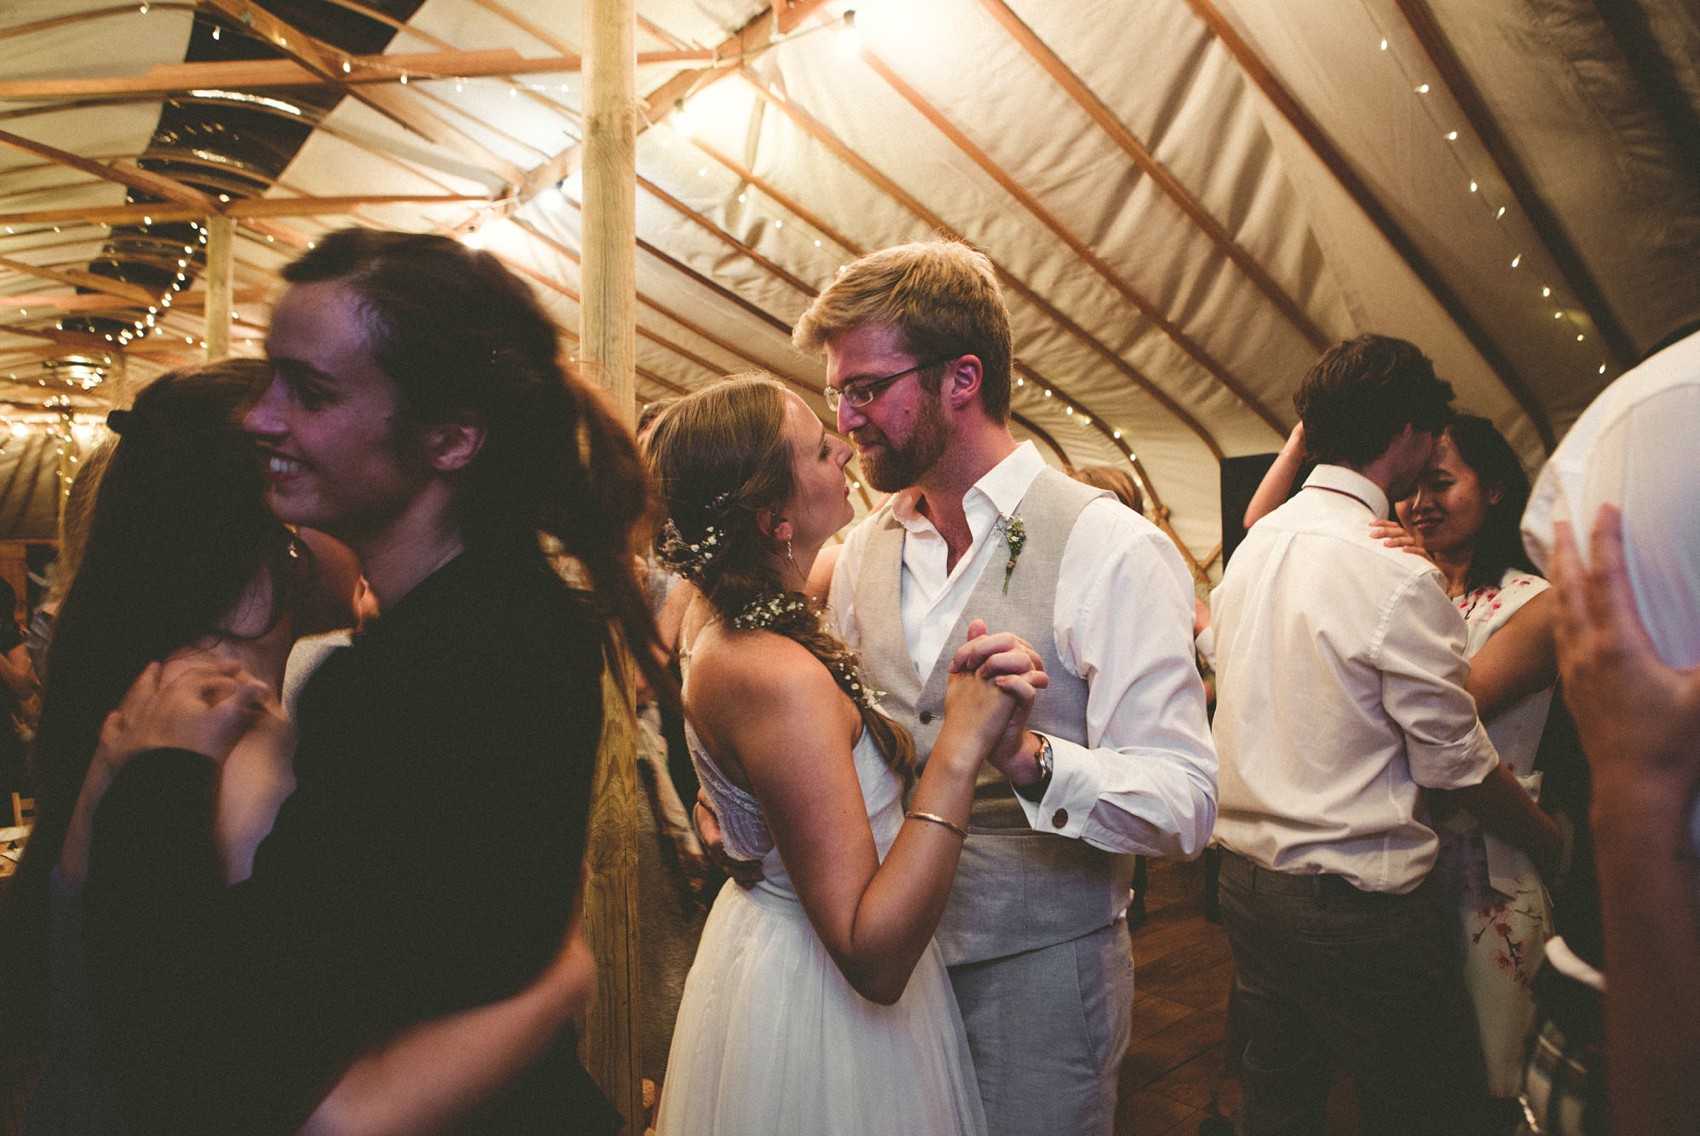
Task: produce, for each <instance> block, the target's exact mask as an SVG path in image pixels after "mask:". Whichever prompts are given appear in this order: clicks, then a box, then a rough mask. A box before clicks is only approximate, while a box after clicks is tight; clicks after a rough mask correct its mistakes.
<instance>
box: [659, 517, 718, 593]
mask: <svg viewBox="0 0 1700 1136" xmlns="http://www.w3.org/2000/svg"><path fill="white" fill-rule="evenodd" d="M724 536H725V534H724V533H722V532H721V531H720V530H719V529H717V528H715V527H714V526H713V525H709V526H707V527H706V528H704V529H703V530H702V536H701V537H699V538H697V539H696V540H686V539H685V536H684V534H683V533H681V532H680V531H679V526H678V525H675V524H674V523H673V518H672V517H668V518H667V523H666V524H664V525H662V526H661V543H660V545H659V546H658V550H659V551H660V553H661V563H662V564H664V565H665V566H666V567H667V570H668V571H669V572H671V573H673V575H675V576H679V577H682V578H684V579H686V580H689V581H690V582H691V583H693V584H700V583H702V581H703V577H704V576H705V575H707V574H708V567H709V565H710V564H712V563H713V562H714V558H715V556H717V555H718V554H719V553H720V546H721V540H722V538H723V537H724Z"/></svg>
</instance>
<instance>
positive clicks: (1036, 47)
mask: <svg viewBox="0 0 1700 1136" xmlns="http://www.w3.org/2000/svg"><path fill="white" fill-rule="evenodd" d="M980 3H981V6H982V7H984V8H985V9H986V11H987V12H988V13H989V14H990V15H991V17H992V18H993V19H994V20H996V21H997V22H998V24H999V25H1000V26H1002V27H1003V29H1004V30H1005V31H1006V32H1008V33H1009V35H1010V38H1012V39H1014V40H1015V41H1016V43H1017V44H1019V45H1020V46H1021V49H1022V50H1023V51H1025V52H1026V53H1027V54H1028V55H1029V56H1030V57H1031V58H1032V59H1033V61H1034V62H1035V63H1037V64H1038V65H1039V66H1040V67H1041V68H1043V69H1044V71H1045V73H1046V74H1048V75H1050V77H1051V79H1052V80H1053V81H1054V82H1055V83H1056V84H1057V86H1058V87H1060V88H1062V91H1063V93H1064V94H1066V95H1068V97H1069V98H1070V99H1072V100H1073V101H1074V103H1075V105H1076V106H1078V107H1079V108H1080V109H1081V110H1083V111H1085V112H1086V114H1087V115H1088V117H1090V118H1091V119H1092V121H1093V122H1095V123H1097V125H1098V128H1099V129H1100V130H1102V131H1103V132H1104V134H1105V135H1107V136H1108V137H1109V139H1110V140H1111V141H1112V142H1114V143H1115V144H1116V145H1117V146H1118V147H1120V149H1121V151H1122V153H1124V154H1126V155H1127V156H1128V157H1129V158H1131V159H1132V160H1133V163H1134V164H1135V165H1136V166H1138V167H1139V169H1140V171H1141V172H1143V173H1144V174H1145V176H1147V177H1149V178H1150V179H1151V181H1152V184H1153V185H1155V186H1156V187H1157V188H1158V189H1159V190H1161V191H1162V192H1163V194H1164V195H1165V196H1167V197H1168V198H1169V200H1171V201H1173V202H1174V203H1175V204H1176V205H1178V206H1179V207H1180V209H1181V211H1182V212H1183V213H1185V214H1186V215H1187V217H1188V218H1190V219H1191V221H1192V223H1193V224H1194V225H1196V226H1197V227H1198V230H1199V231H1200V232H1201V233H1203V234H1204V235H1205V236H1206V237H1208V238H1209V240H1210V242H1211V244H1213V245H1215V246H1216V248H1217V249H1218V250H1220V251H1221V252H1222V253H1223V254H1224V255H1225V256H1227V257H1228V259H1229V260H1231V261H1233V262H1234V264H1235V265H1237V266H1238V267H1239V269H1240V271H1241V272H1244V273H1245V274H1246V276H1247V278H1248V279H1250V280H1251V282H1252V283H1253V284H1254V285H1256V286H1257V288H1258V289H1259V290H1260V291H1261V292H1262V293H1263V294H1264V295H1265V296H1267V297H1268V298H1269V300H1270V301H1271V302H1272V303H1274V305H1275V306H1276V307H1277V308H1279V309H1280V311H1281V314H1282V315H1284V316H1286V317H1287V319H1288V320H1290V321H1291V322H1292V324H1293V326H1295V327H1297V328H1298V329H1299V334H1301V335H1303V336H1304V337H1305V338H1306V339H1307V340H1309V341H1310V344H1311V346H1312V347H1315V348H1316V349H1317V350H1318V351H1320V350H1322V349H1323V348H1325V347H1327V346H1328V345H1329V343H1331V342H1332V339H1331V337H1329V336H1328V335H1327V334H1326V333H1325V332H1323V330H1322V329H1321V328H1319V327H1318V326H1317V325H1316V323H1315V321H1314V320H1312V319H1311V318H1310V315H1309V313H1308V312H1306V311H1305V310H1304V309H1303V308H1302V307H1300V306H1299V303H1298V301H1297V300H1295V299H1293V297H1292V296H1291V295H1290V294H1289V293H1288V292H1287V290H1286V289H1285V288H1283V287H1282V286H1281V285H1280V284H1279V283H1277V282H1276V280H1275V278H1274V277H1272V276H1270V275H1269V273H1268V272H1267V271H1266V270H1265V269H1264V267H1263V263H1262V262H1261V261H1259V260H1258V259H1257V258H1256V257H1255V256H1253V255H1252V254H1251V252H1250V251H1249V250H1247V249H1246V248H1245V246H1243V245H1241V244H1240V243H1239V242H1238V241H1237V240H1235V239H1234V238H1233V236H1232V234H1230V233H1229V232H1228V230H1227V229H1226V228H1224V227H1223V226H1222V224H1221V222H1219V221H1217V220H1216V217H1215V215H1214V214H1212V213H1211V212H1210V211H1209V210H1208V209H1206V208H1205V207H1204V203H1203V202H1201V201H1199V200H1198V199H1197V198H1196V197H1194V196H1193V195H1192V192H1191V191H1190V190H1188V189H1187V188H1186V187H1185V186H1184V185H1182V184H1181V182H1180V179H1179V178H1177V177H1175V175H1174V174H1173V173H1172V172H1170V170H1169V168H1168V167H1167V166H1165V165H1164V164H1163V163H1162V162H1160V161H1158V160H1157V157H1156V155H1154V154H1152V153H1151V151H1150V150H1149V149H1147V148H1146V146H1145V144H1144V143H1143V142H1141V141H1140V140H1139V139H1138V138H1135V137H1134V135H1133V132H1132V131H1131V130H1129V129H1128V128H1127V126H1126V125H1125V124H1123V122H1122V121H1121V119H1120V118H1118V117H1117V116H1116V114H1115V112H1114V111H1112V110H1111V109H1110V108H1109V107H1108V106H1106V105H1104V101H1103V100H1102V99H1100V98H1099V97H1098V95H1097V93H1096V92H1094V91H1093V90H1092V89H1091V88H1090V87H1088V86H1087V85H1086V84H1085V83H1084V82H1083V81H1082V80H1081V78H1080V76H1078V75H1076V74H1075V73H1074V71H1073V70H1072V69H1071V68H1070V67H1069V66H1068V64H1066V63H1064V62H1063V60H1062V58H1061V57H1060V56H1058V55H1057V53H1056V52H1055V51H1052V50H1051V47H1050V45H1049V44H1047V43H1045V42H1044V40H1042V39H1040V38H1039V37H1038V36H1037V35H1035V34H1034V32H1033V29H1031V28H1029V27H1028V26H1027V25H1026V23H1024V22H1023V21H1022V19H1021V17H1019V16H1017V15H1016V14H1015V12H1014V10H1013V9H1011V8H1010V7H1009V5H1008V4H1007V3H1005V2H1004V0H980ZM1283 436H1285V434H1284V432H1283Z"/></svg>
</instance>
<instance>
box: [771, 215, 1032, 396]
mask: <svg viewBox="0 0 1700 1136" xmlns="http://www.w3.org/2000/svg"><path fill="white" fill-rule="evenodd" d="M864 324H891V325H892V326H894V327H896V328H897V329H898V330H899V332H901V334H902V336H903V346H904V347H905V348H907V349H908V350H909V352H910V353H912V354H913V355H914V356H915V357H916V358H917V359H922V360H927V359H940V358H952V357H954V356H956V355H973V356H975V357H976V358H978V359H979V360H980V372H981V378H980V404H981V406H982V407H984V409H985V411H986V414H987V416H988V417H990V418H992V419H993V420H995V421H997V422H1007V421H1009V388H1010V355H1011V351H1010V332H1009V309H1008V308H1007V307H1005V306H1004V301H1003V291H1002V289H1001V288H999V287H998V275H997V270H996V269H995V268H994V267H993V266H992V262H991V260H990V259H989V258H988V257H987V256H986V255H985V254H984V253H982V252H977V251H975V250H974V249H972V248H970V247H969V246H967V245H965V244H963V243H962V242H961V241H920V242H917V243H915V244H907V245H896V246H894V247H892V248H887V249H881V250H880V251H878V252H873V253H869V254H868V255H867V256H864V257H862V258H861V259H859V260H856V261H854V262H852V263H851V264H850V265H849V266H848V267H847V268H845V269H844V271H843V272H841V273H839V275H838V278H837V279H836V280H834V281H833V282H832V283H831V284H830V285H828V286H827V289H826V291H824V292H822V293H821V294H820V295H818V296H816V297H815V300H814V303H812V304H810V305H809V310H808V311H806V312H804V313H803V316H802V318H801V319H799V320H798V321H797V329H796V331H794V332H793V333H792V335H791V341H792V342H793V343H795V344H796V345H797V346H798V347H799V348H801V349H802V350H804V351H807V352H810V353H811V354H818V353H819V352H820V351H821V350H822V349H824V348H825V346H826V342H827V340H829V339H831V338H832V337H833V336H835V335H839V334H840V333H842V332H846V331H849V330H851V329H852V328H856V327H861V326H862V325H864ZM928 370H932V369H931V368H929V369H928ZM939 380H940V376H939V374H938V372H936V371H933V372H932V373H931V374H928V373H927V372H925V371H924V372H923V373H922V376H921V381H922V382H923V383H925V384H926V385H927V389H928V390H929V391H936V390H938V385H939Z"/></svg>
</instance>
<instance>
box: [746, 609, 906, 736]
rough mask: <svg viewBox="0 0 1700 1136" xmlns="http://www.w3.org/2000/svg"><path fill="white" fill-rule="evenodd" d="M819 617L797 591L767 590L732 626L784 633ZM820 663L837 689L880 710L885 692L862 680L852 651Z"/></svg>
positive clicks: (871, 707)
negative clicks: (829, 673) (804, 621)
mask: <svg viewBox="0 0 1700 1136" xmlns="http://www.w3.org/2000/svg"><path fill="white" fill-rule="evenodd" d="M822 616H823V613H822V612H821V611H820V610H819V609H818V608H816V607H815V605H814V604H812V603H810V602H809V600H808V599H807V597H805V596H804V595H802V593H800V592H785V593H779V592H767V593H765V594H763V595H759V596H757V597H756V598H755V599H753V600H751V601H750V602H749V603H748V604H746V605H745V606H744V610H743V611H740V612H739V613H738V614H737V615H735V616H733V617H732V626H733V627H736V628H737V629H738V630H740V631H775V632H777V633H778V634H781V635H783V634H785V628H786V627H787V626H795V625H796V624H798V623H800V622H802V621H803V620H810V621H813V622H814V623H819V622H820V621H821V619H822ZM821 662H823V663H825V664H826V668H827V670H829V671H831V672H832V678H833V681H834V682H836V683H837V684H838V688H839V689H840V690H842V691H844V693H845V694H847V695H849V696H850V699H851V700H852V701H853V702H855V703H856V704H857V705H860V706H866V707H867V708H868V709H870V710H877V709H879V702H880V699H881V698H884V697H885V692H884V691H880V690H874V689H872V688H871V687H869V686H868V684H867V683H865V682H863V681H862V670H861V666H860V664H859V662H858V660H857V658H856V655H855V653H854V652H852V651H849V650H846V651H844V652H842V653H840V654H837V655H834V656H832V657H830V658H823V659H821Z"/></svg>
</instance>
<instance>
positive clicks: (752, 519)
mask: <svg viewBox="0 0 1700 1136" xmlns="http://www.w3.org/2000/svg"><path fill="white" fill-rule="evenodd" d="M785 398H786V391H785V387H784V386H783V385H782V384H781V383H780V382H778V381H777V380H776V379H774V378H773V377H772V376H771V375H768V374H766V373H765V372H751V373H746V374H741V375H734V376H732V377H731V378H729V379H727V380H725V381H724V382H720V383H716V384H714V385H713V386H709V387H705V388H704V389H702V390H699V391H696V392H694V393H692V394H690V395H687V396H686V397H684V398H682V399H680V400H679V401H678V402H677V403H676V404H674V405H673V406H671V407H669V408H668V409H667V410H666V411H665V412H664V413H663V414H662V415H661V417H660V418H658V419H657V420H656V422H655V429H654V430H653V431H652V432H651V433H650V436H649V442H648V445H647V450H648V454H649V459H650V462H651V464H652V466H653V468H654V470H655V474H656V478H657V480H659V481H660V483H661V496H662V503H663V505H664V507H665V508H666V511H667V517H668V522H669V525H670V526H671V528H672V529H673V530H674V532H675V533H676V537H675V539H676V540H678V541H682V542H683V543H684V544H685V546H686V547H687V548H689V547H700V548H702V549H704V550H712V551H705V552H704V553H703V554H702V556H701V558H699V559H697V560H696V561H695V562H694V563H693V566H692V570H691V571H692V579H693V580H694V582H695V583H696V585H697V587H698V589H699V590H701V592H702V594H703V596H704V598H705V599H707V600H708V602H709V604H710V605H711V606H712V607H713V608H714V610H715V612H716V613H717V614H718V615H719V616H720V617H721V618H722V619H723V620H725V621H726V622H727V623H728V624H733V623H735V622H737V621H738V620H739V618H740V617H741V616H743V615H744V613H745V612H746V611H748V610H749V609H750V608H751V606H752V605H755V604H757V603H758V602H760V601H763V600H764V599H767V598H769V597H784V598H787V599H790V598H796V599H798V600H804V597H803V595H802V593H801V592H797V591H795V590H794V589H789V588H787V587H786V585H785V583H784V581H783V580H782V579H781V578H780V576H779V574H778V572H776V571H775V570H774V568H773V566H772V561H771V554H772V553H773V552H774V551H775V550H776V545H775V544H774V542H773V540H772V538H771V537H769V536H767V535H766V534H765V533H763V532H762V531H761V529H760V527H759V526H758V525H757V523H756V516H757V514H758V513H761V512H763V511H766V510H773V509H777V508H778V507H780V506H781V505H782V504H784V502H786V501H788V500H789V499H790V498H791V494H792V491H793V489H794V487H795V478H794V477H793V475H792V472H791V458H792V454H791V445H790V442H789V441H788V440H787V438H786V434H785ZM710 530H713V531H712V533H711V531H710ZM664 539H665V538H664ZM657 543H658V551H660V552H662V554H663V559H665V558H666V554H665V549H664V548H663V547H662V544H663V542H662V541H658V542H657ZM769 610H772V611H774V612H776V614H775V617H774V618H773V619H772V620H771V621H764V622H763V624H762V626H763V627H764V628H765V629H766V630H769V631H772V632H774V633H776V634H779V635H783V636H785V637H786V638H788V639H791V640H794V641H795V642H797V643H798V644H800V645H802V647H803V648H804V649H805V650H807V651H808V652H809V653H810V654H812V655H813V656H814V657H815V658H817V659H819V660H820V661H821V663H822V665H823V666H825V667H826V669H827V670H828V672H830V673H831V674H832V677H833V681H834V682H836V683H837V684H838V686H839V688H840V689H841V690H843V691H844V693H845V694H846V696H848V697H849V698H850V699H851V700H852V701H854V702H855V703H856V709H857V711H858V712H859V713H860V714H861V716H862V722H863V724H864V726H865V727H866V729H867V730H868V731H869V733H870V734H872V736H873V738H874V740H875V742H877V743H878V745H879V748H880V752H881V753H882V754H884V755H885V760H886V763H887V764H888V765H890V766H891V768H892V769H894V770H896V771H897V772H898V773H900V774H902V775H903V776H904V777H905V778H906V779H908V778H912V777H913V776H914V769H915V743H914V740H913V739H912V738H911V737H910V736H909V732H908V731H907V730H905V729H904V728H903V727H902V726H900V725H898V724H897V723H896V722H894V721H892V720H891V719H890V718H888V717H886V716H885V715H884V714H882V713H880V712H879V711H878V710H877V709H875V708H874V707H873V706H871V705H869V700H868V699H867V698H866V697H862V696H861V693H862V692H861V689H860V687H859V685H858V683H859V679H858V677H857V676H858V670H857V662H858V660H857V658H856V653H855V652H854V651H852V650H851V649H850V647H849V646H848V645H846V644H845V642H844V641H843V640H842V639H840V638H839V637H838V635H837V633H836V632H835V631H833V630H832V628H831V627H830V625H829V624H827V623H826V622H825V621H823V620H822V618H821V614H820V609H819V607H818V605H816V604H813V603H808V602H800V603H795V604H775V605H771V608H770V609H769Z"/></svg>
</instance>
